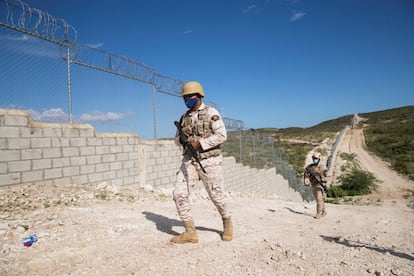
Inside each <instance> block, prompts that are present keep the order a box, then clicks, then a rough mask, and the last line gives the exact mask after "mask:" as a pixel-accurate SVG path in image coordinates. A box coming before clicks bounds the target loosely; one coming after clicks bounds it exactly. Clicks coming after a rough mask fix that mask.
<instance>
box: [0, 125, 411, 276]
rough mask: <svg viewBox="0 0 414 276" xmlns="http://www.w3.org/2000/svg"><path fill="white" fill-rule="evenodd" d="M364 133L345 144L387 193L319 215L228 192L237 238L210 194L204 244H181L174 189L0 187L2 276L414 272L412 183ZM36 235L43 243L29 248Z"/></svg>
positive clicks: (197, 212)
mask: <svg viewBox="0 0 414 276" xmlns="http://www.w3.org/2000/svg"><path fill="white" fill-rule="evenodd" d="M361 137H363V136H362V132H361V131H352V132H349V133H347V135H346V137H344V140H343V141H344V142H343V144H342V145H341V150H345V149H348V150H349V151H352V152H356V153H357V154H358V157H359V158H360V162H361V164H363V165H364V166H366V167H367V168H368V169H370V170H371V169H372V170H374V172H375V174H376V176H377V177H378V178H380V179H382V180H383V183H384V185H383V188H382V189H381V194H382V195H387V196H383V197H382V199H372V200H370V199H368V200H366V201H364V204H365V205H332V204H327V211H328V215H327V216H326V217H324V218H323V219H321V220H316V219H314V218H313V215H314V212H315V204H314V203H303V202H289V201H282V200H280V199H277V197H269V198H262V197H259V196H257V195H253V194H234V193H230V194H229V198H230V202H231V208H232V212H233V221H234V233H235V236H234V240H233V241H231V242H223V241H221V239H220V233H221V231H222V225H221V219H220V217H219V215H218V213H217V211H216V210H215V209H214V207H213V205H212V203H211V202H210V201H209V200H208V199H207V197H206V194H205V193H196V194H194V195H193V197H192V202H193V216H194V219H195V224H196V228H197V231H198V235H199V243H197V244H185V245H175V244H171V243H170V242H169V240H170V239H171V237H172V236H174V235H176V234H178V233H180V232H182V231H183V226H182V224H181V222H180V221H179V220H178V217H177V214H176V210H175V206H174V203H173V201H172V198H171V193H170V191H169V192H167V193H166V194H163V193H158V192H146V191H144V190H122V191H121V192H119V193H113V192H112V191H114V190H113V189H111V187H106V188H105V187H102V188H101V189H96V188H93V187H85V186H82V187H80V186H61V187H50V186H36V187H18V188H12V189H3V190H0V250H1V251H0V275H111V276H112V275H289V276H290V275H414V232H413V227H414V209H413V208H412V207H408V206H407V205H408V203H409V202H408V200H407V199H405V198H404V197H400V195H401V193H400V191H399V189H400V188H405V187H407V186H405V185H408V184H409V185H412V183H408V184H407V183H405V182H402V181H401V180H397V179H399V178H396V176H395V175H393V174H392V173H390V172H389V171H387V170H385V168H384V167H383V165H381V164H382V163H381V162H380V161H379V160H377V159H375V158H374V157H372V156H370V155H369V154H365V153H364V152H365V151H364V147H363V140H362V139H361ZM385 167H386V166H385ZM400 181H401V182H400ZM409 187H412V186H409ZM397 188H398V189H397ZM31 233H37V234H38V236H39V240H38V242H37V243H35V244H34V245H33V246H32V247H29V248H25V247H23V245H22V240H23V238H24V237H26V236H28V235H30V234H31Z"/></svg>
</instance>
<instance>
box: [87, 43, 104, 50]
mask: <svg viewBox="0 0 414 276" xmlns="http://www.w3.org/2000/svg"><path fill="white" fill-rule="evenodd" d="M85 45H86V46H88V47H90V48H94V49H97V48H100V47H102V46H103V43H96V44H85Z"/></svg>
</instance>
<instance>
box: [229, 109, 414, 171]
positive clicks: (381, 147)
mask: <svg viewBox="0 0 414 276" xmlns="http://www.w3.org/2000/svg"><path fill="white" fill-rule="evenodd" d="M359 115H360V116H361V117H362V118H365V119H364V120H363V121H362V122H361V123H362V124H363V125H361V126H363V127H364V135H365V136H366V141H367V148H368V150H369V151H371V152H373V153H374V154H376V155H378V156H380V157H381V158H382V159H384V160H385V161H387V162H388V163H390V165H391V166H392V167H393V168H394V169H395V170H396V171H398V172H399V173H401V174H403V175H406V176H407V177H410V178H411V179H414V176H413V175H414V139H413V137H414V106H406V107H400V108H394V109H389V110H383V111H377V112H370V113H361V114H359ZM353 118H354V115H346V116H342V117H339V118H336V119H332V120H328V121H325V122H322V123H320V124H317V125H315V126H312V127H308V128H299V127H290V128H261V129H255V135H256V137H257V136H260V137H262V138H264V137H268V138H269V139H271V140H272V141H273V147H274V148H279V149H281V150H282V151H283V154H284V155H285V159H286V161H287V162H288V163H290V164H291V165H292V166H293V167H294V168H295V169H296V170H297V171H301V170H302V168H303V166H304V165H305V162H306V156H307V154H308V153H309V151H311V150H312V149H314V148H315V147H317V146H318V145H321V144H322V142H327V143H328V144H330V145H332V144H333V143H334V139H335V137H336V135H338V133H339V131H341V130H343V129H344V128H345V127H346V126H351V125H352V124H353ZM240 133H241V134H242V140H243V141H248V142H251V141H252V138H251V136H252V134H251V131H250V132H249V131H242V132H239V131H235V132H229V138H228V142H227V143H226V145H225V146H224V150H225V151H226V154H227V155H233V156H235V157H236V159H238V160H239V156H240V152H241V151H246V152H244V155H245V156H252V155H253V153H252V152H253V151H258V152H259V151H260V147H258V146H256V147H252V146H251V145H249V144H248V143H245V144H244V145H243V149H240V145H239V144H240ZM242 162H243V164H245V165H249V166H251V167H256V166H257V165H260V164H256V165H255V164H253V162H252V159H251V158H249V159H244V160H242Z"/></svg>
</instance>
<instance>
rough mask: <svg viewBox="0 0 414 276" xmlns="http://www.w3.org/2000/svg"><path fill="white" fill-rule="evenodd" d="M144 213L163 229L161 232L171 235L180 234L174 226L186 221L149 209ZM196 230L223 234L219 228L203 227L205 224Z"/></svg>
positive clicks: (160, 229) (158, 228)
mask: <svg viewBox="0 0 414 276" xmlns="http://www.w3.org/2000/svg"><path fill="white" fill-rule="evenodd" d="M142 214H143V215H144V216H145V218H146V219H148V220H150V221H152V222H154V223H155V226H156V227H157V230H158V231H161V232H164V233H167V234H170V235H174V236H176V235H179V234H180V233H178V232H176V231H174V230H173V229H172V228H173V227H174V226H184V223H183V222H182V221H180V220H177V219H171V218H168V217H165V216H163V215H159V214H155V213H152V212H148V211H143V212H142ZM196 230H199V231H210V232H214V233H217V234H219V235H221V233H222V232H221V231H219V230H217V229H212V228H208V227H203V226H196Z"/></svg>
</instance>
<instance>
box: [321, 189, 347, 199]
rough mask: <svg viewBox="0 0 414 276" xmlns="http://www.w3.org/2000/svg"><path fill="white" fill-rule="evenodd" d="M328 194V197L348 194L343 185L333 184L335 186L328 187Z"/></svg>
mask: <svg viewBox="0 0 414 276" xmlns="http://www.w3.org/2000/svg"><path fill="white" fill-rule="evenodd" d="M326 195H327V197H333V198H337V197H344V196H347V195H348V194H347V192H346V191H345V190H343V189H342V188H341V187H339V186H333V187H330V188H328V192H327V193H326Z"/></svg>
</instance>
